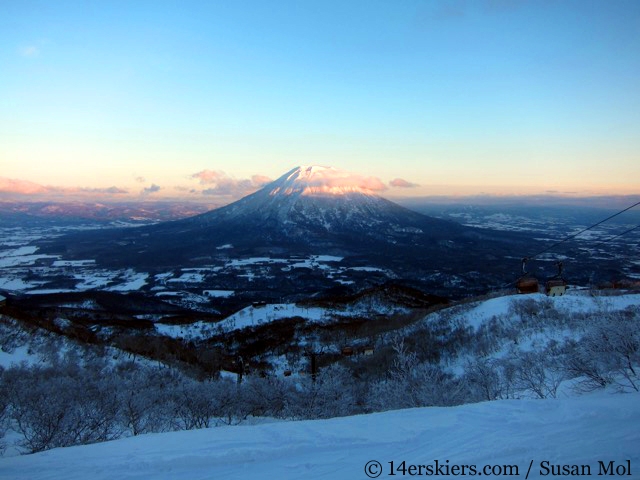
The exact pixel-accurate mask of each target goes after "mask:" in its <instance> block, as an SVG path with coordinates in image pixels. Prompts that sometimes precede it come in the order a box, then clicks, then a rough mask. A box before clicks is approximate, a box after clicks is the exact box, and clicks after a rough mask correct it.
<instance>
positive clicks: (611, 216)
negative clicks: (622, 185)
mask: <svg viewBox="0 0 640 480" xmlns="http://www.w3.org/2000/svg"><path fill="white" fill-rule="evenodd" d="M638 205H640V202H636V203H634V204H633V205H631V206H629V207H627V208H625V209H624V210H620V211H619V212H617V213H614V214H613V215H610V216H608V217H607V218H605V219H604V220H600V221H599V222H598V223H594V224H593V225H591V226H590V227H587V228H584V229H582V230H580V231H579V232H578V233H573V234H571V235H568V236H566V237H565V238H563V239H562V240H560V241H558V242H556V243H554V244H553V245H550V246H549V247H547V248H545V249H544V250H541V251H540V252H538V253H536V254H535V255H531V256H529V257H525V258H526V259H527V260H533V259H534V258H536V257H539V256H540V255H542V254H543V253H547V252H548V251H549V250H552V249H553V248H555V247H557V246H558V245H560V244H562V243H564V242H566V241H568V240H571V239H572V238H576V237H577V236H578V235H581V234H583V233H584V232H586V231H588V230H591V229H592V228H595V227H597V226H598V225H602V224H603V223H604V222H607V221H609V220H611V219H612V218H615V217H617V216H618V215H620V214H622V213H624V212H626V211H627V210H631V209H632V208H633V207H637V206H638ZM621 235H622V234H621Z"/></svg>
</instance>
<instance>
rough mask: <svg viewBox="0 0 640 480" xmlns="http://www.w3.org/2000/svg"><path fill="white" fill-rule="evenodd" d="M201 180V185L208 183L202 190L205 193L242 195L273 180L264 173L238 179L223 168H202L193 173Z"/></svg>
mask: <svg viewBox="0 0 640 480" xmlns="http://www.w3.org/2000/svg"><path fill="white" fill-rule="evenodd" d="M191 178H194V179H197V180H199V181H200V185H207V186H208V187H209V188H206V189H205V190H203V191H202V193H203V194H204V195H222V196H232V197H240V196H244V195H247V194H249V193H252V192H254V191H256V190H257V189H259V188H261V187H263V186H264V185H266V184H267V183H269V182H271V179H270V178H269V177H266V176H264V175H253V176H252V177H251V178H250V179H246V178H245V179H236V178H233V177H231V176H230V175H228V174H227V173H225V172H223V171H221V170H202V171H200V172H198V173H194V174H193V175H191Z"/></svg>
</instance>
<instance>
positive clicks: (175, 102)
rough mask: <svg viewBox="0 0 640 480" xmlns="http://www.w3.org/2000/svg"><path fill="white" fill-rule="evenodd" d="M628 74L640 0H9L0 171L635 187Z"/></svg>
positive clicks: (36, 175) (633, 63)
mask: <svg viewBox="0 0 640 480" xmlns="http://www.w3.org/2000/svg"><path fill="white" fill-rule="evenodd" d="M639 85H640V2H638V1H635V0H631V1H620V0H602V1H590V0H575V1H571V0H568V1H562V0H538V1H525V0H522V1H518V0H511V1H510V0H467V1H465V0H451V1H438V0H433V1H426V0H423V1H411V0H406V1H405V0H403V1H375V0H373V1H372V0H370V1H335V2H334V1H323V2H314V1H308V2H307V1H303V2H300V1H297V2H294V1H291V2H285V1H272V2H269V1H238V2H228V1H220V2H216V1H207V2H194V1H174V2H171V1H164V2H163V1H153V2H151V1H135V2H130V1H126V2H125V1H122V2H120V1H102V2H65V1H48V2H35V1H28V0H20V1H17V0H16V1H5V2H2V3H1V4H0V167H1V169H2V171H1V172H0V177H4V178H5V183H4V185H5V186H6V185H7V184H10V185H13V186H14V187H13V188H14V189H16V190H19V189H20V188H21V187H20V185H22V183H21V182H33V183H35V184H38V185H47V186H56V187H60V189H61V190H60V191H64V192H67V191H68V192H71V191H73V190H74V189H75V188H79V187H83V188H84V189H85V191H89V190H93V191H100V190H101V189H107V188H110V187H116V188H117V189H119V190H122V191H127V192H129V193H131V194H139V193H140V192H146V194H153V195H155V196H162V195H165V196H178V195H186V196H190V197H191V198H197V197H198V196H199V195H203V194H202V192H203V191H205V190H207V191H208V192H209V193H211V192H214V193H215V188H214V189H212V188H210V187H211V185H213V186H214V187H215V186H216V185H217V184H216V183H215V181H214V180H211V182H210V183H209V184H207V183H206V182H204V181H203V178H205V177H206V178H208V179H213V178H214V177H215V178H218V179H221V178H224V179H226V180H225V181H227V182H228V185H235V184H238V185H244V188H245V189H246V188H247V183H246V181H251V179H252V178H254V180H255V179H256V178H258V177H254V176H256V175H260V176H261V177H259V178H263V177H269V178H276V177H278V176H279V175H280V174H282V173H284V172H286V171H287V170H290V169H291V168H292V167H294V166H296V165H302V164H304V165H307V164H320V165H333V166H336V167H340V168H343V169H347V170H351V171H354V172H357V173H360V174H362V175H366V176H376V177H379V178H380V179H381V180H383V181H384V182H389V181H391V180H393V179H396V178H401V179H404V180H406V181H407V182H408V183H410V184H417V185H419V186H418V187H412V188H399V187H397V188H394V187H390V188H389V191H388V192H387V194H389V195H421V194H423V195H427V194H434V193H452V194H456V193H459V194H463V193H482V192H489V193H518V192H522V193H544V192H547V191H563V192H564V191H566V192H578V193H584V194H591V193H638V191H640V180H638V179H640V87H639ZM202 172H216V175H217V176H216V175H199V176H198V174H199V173H202ZM6 179H11V181H12V182H9V183H7V181H6ZM253 183H254V184H255V185H258V184H259V183H260V181H259V180H255V181H254V182H253ZM2 185H3V184H2V183H1V182H0V190H1V189H2ZM16 185H17V186H16ZM227 190H228V189H227ZM243 192H244V190H243V191H240V190H239V194H240V193H243Z"/></svg>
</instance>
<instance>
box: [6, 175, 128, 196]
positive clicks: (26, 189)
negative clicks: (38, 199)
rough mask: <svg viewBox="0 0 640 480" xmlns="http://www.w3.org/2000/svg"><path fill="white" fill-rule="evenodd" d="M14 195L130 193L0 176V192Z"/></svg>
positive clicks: (120, 189)
mask: <svg viewBox="0 0 640 480" xmlns="http://www.w3.org/2000/svg"><path fill="white" fill-rule="evenodd" d="M2 193H4V194H12V195H32V196H47V195H49V196H51V195H123V194H126V193H129V192H128V191H127V190H124V189H122V188H119V187H115V186H113V187H107V188H87V187H57V186H51V185H40V184H39V183H35V182H30V181H28V180H17V179H12V178H4V177H0V194H2Z"/></svg>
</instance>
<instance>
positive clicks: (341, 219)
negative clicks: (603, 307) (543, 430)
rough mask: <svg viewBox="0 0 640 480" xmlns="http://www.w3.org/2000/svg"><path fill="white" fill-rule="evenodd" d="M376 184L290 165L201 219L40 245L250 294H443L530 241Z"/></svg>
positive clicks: (502, 271)
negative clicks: (423, 207)
mask: <svg viewBox="0 0 640 480" xmlns="http://www.w3.org/2000/svg"><path fill="white" fill-rule="evenodd" d="M375 182H376V180H375V179H368V178H363V177H361V176H357V175H353V174H350V173H348V172H344V171H342V170H338V169H335V168H331V167H317V166H310V167H298V168H295V169H293V170H291V171H289V172H287V173H286V174H284V175H283V176H282V177H280V178H279V179H277V180H275V181H274V182H272V183H270V184H268V185H266V186H265V187H264V188H262V189H261V190H259V191H257V192H255V193H253V194H251V195H249V196H246V197H244V198H242V199H240V200H238V201H236V202H234V203H231V204H229V205H227V206H225V207H222V208H218V209H216V210H212V211H209V212H207V213H204V214H201V215H197V216H194V217H190V218H187V219H183V220H178V221H173V222H164V223H159V224H155V225H149V226H144V227H137V228H127V229H113V230H99V231H92V232H84V233H81V234H74V235H71V236H66V237H62V238H59V239H55V240H53V241H51V242H49V243H47V244H43V245H42V246H41V249H42V251H43V252H45V253H53V254H57V255H62V256H63V257H64V258H68V259H76V260H78V259H92V260H95V261H96V262H97V264H98V265H104V266H107V267H117V268H122V267H126V268H134V269H136V270H138V271H139V270H144V271H148V272H151V273H153V272H156V271H161V270H166V269H172V268H173V269H176V268H201V267H211V268H213V269H214V270H212V272H214V273H215V275H213V274H212V275H211V276H210V277H209V280H211V281H212V282H213V283H212V284H207V285H206V286H208V287H211V288H214V287H215V288H233V289H234V290H237V289H238V287H239V286H238V285H237V284H238V283H239V282H240V283H247V285H246V286H244V287H246V288H249V289H250V290H252V289H257V290H262V289H264V288H266V289H269V290H271V289H273V288H276V289H278V290H279V291H280V292H281V293H282V294H284V295H287V294H290V293H294V292H298V293H300V292H303V291H304V293H306V294H308V293H310V292H317V291H325V290H331V289H332V288H334V287H337V288H338V289H340V288H342V289H343V290H344V289H346V290H349V288H351V287H350V286H353V287H352V288H354V289H356V290H357V289H358V288H362V287H370V286H374V285H377V284H381V283H385V282H388V281H389V280H394V281H400V280H411V283H412V285H418V286H422V287H425V288H430V289H431V290H436V291H444V289H451V288H462V289H467V288H471V289H474V288H475V287H477V286H478V279H480V278H482V282H481V283H482V284H481V285H480V287H481V289H486V287H487V286H488V285H491V284H498V283H500V282H502V281H504V278H505V275H507V276H508V275H509V274H510V273H511V274H512V273H513V266H514V264H515V265H517V262H514V261H513V260H511V261H510V262H509V263H508V264H505V262H504V261H503V259H504V258H505V257H506V256H511V257H512V258H514V257H515V258H517V257H518V256H521V255H522V253H521V252H522V251H526V249H527V248H530V247H531V244H532V242H533V241H532V240H530V239H529V238H528V237H526V236H524V235H521V234H515V233H508V232H493V231H491V230H486V229H475V228H470V227H465V226H462V225H460V224H457V223H454V222H451V221H447V220H440V219H436V218H433V217H429V216H426V215H423V214H420V213H417V212H414V211H412V210H409V209H407V208H404V207H402V206H400V205H398V204H396V203H393V202H391V201H389V200H386V199H384V198H382V197H380V196H378V195H377V194H376V193H375V191H376V189H377V187H378V186H377V185H376V184H375ZM312 258H331V259H332V260H333V264H332V267H333V268H332V269H329V268H328V267H326V265H324V266H320V267H318V263H317V262H316V265H315V266H316V267H317V268H314V265H313V262H310V263H309V259H312ZM229 262H245V265H254V266H255V265H256V264H259V265H260V268H259V272H256V271H252V272H247V275H246V276H243V275H238V274H237V272H236V274H235V275H230V277H233V281H231V278H227V277H225V268H224V266H225V265H229ZM305 262H307V263H305ZM236 265H237V263H236ZM325 267H326V268H325ZM243 278H244V280H243ZM245 280H246V281H245ZM230 282H231V283H234V285H230V284H229V283H230ZM205 283H206V282H205ZM474 286H475V287H474ZM244 287H243V286H241V287H240V288H244ZM449 293H450V292H449Z"/></svg>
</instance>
